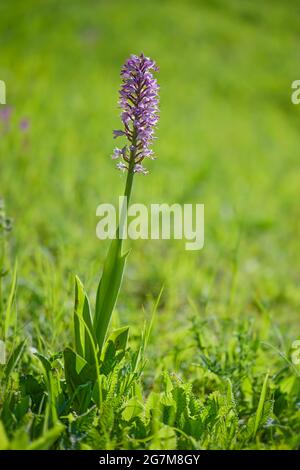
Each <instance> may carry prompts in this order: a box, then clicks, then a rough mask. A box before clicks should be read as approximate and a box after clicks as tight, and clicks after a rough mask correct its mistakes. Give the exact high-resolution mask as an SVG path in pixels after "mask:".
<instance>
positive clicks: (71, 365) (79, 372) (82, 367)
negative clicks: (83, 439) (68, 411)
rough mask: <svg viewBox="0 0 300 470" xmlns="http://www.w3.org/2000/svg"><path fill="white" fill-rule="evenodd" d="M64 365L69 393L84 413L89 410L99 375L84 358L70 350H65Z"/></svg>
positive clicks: (93, 366)
mask: <svg viewBox="0 0 300 470" xmlns="http://www.w3.org/2000/svg"><path fill="white" fill-rule="evenodd" d="M64 363H65V377H66V382H67V386H68V389H69V393H70V395H71V397H72V398H73V400H74V403H75V405H76V408H77V409H78V410H80V411H81V412H84V411H86V409H87V408H88V406H89V403H90V399H91V396H92V389H93V385H94V383H95V381H96V375H97V370H96V367H95V365H91V364H88V363H87V361H86V360H85V359H84V358H83V357H81V356H79V355H78V354H77V353H76V352H75V351H72V349H70V348H66V349H65V350H64Z"/></svg>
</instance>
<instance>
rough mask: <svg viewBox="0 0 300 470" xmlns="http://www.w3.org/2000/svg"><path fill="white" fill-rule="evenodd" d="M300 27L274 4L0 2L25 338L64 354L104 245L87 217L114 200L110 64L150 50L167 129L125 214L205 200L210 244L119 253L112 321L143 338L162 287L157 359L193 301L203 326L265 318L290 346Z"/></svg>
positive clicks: (162, 128) (9, 197) (118, 178)
mask: <svg viewBox="0 0 300 470" xmlns="http://www.w3.org/2000/svg"><path fill="white" fill-rule="evenodd" d="M299 13H300V5H299V2H296V1H290V2H289V3H288V4H287V3H286V2H281V1H279V0H272V1H271V0H269V1H258V0H255V1H254V0H252V1H247V0H245V1H241V0H226V1H222V0H211V1H208V0H207V1H196V0H194V1H192V0H185V1H184V0H181V1H171V0H161V1H155V0H151V1H147V2H139V1H132V0H128V1H117V0H112V1H101V0H98V1H92V0H89V1H78V0H75V1H67V0H65V1H55V0H53V1H51V0H47V1H37V0H35V1H32V0H28V1H26V2H24V1H17V0H10V1H8V0H5V1H2V2H1V5H0V18H1V24H0V41H1V58H0V64H1V68H0V79H1V80H4V81H5V82H6V86H7V105H8V106H10V107H11V110H12V112H11V118H10V121H9V123H8V124H7V123H6V124H7V125H5V123H4V122H3V119H2V121H1V122H0V131H1V137H0V162H1V166H0V194H1V196H2V197H3V198H4V199H5V202H6V208H7V213H8V215H9V216H11V217H12V218H13V219H14V229H13V233H12V256H13V257H17V259H18V265H19V297H18V298H19V300H18V313H19V316H20V318H21V319H22V322H23V323H21V325H22V328H23V325H25V329H26V331H28V332H31V331H32V330H33V329H34V330H37V332H38V333H41V335H40V337H43V338H47V341H48V342H49V344H50V345H51V346H53V347H55V346H60V347H61V346H62V345H64V344H65V343H66V341H69V339H70V321H71V312H72V302H73V278H74V274H78V275H79V276H80V277H81V278H82V279H83V281H84V283H85V285H86V287H87V289H88V290H89V292H91V293H93V292H94V291H95V288H96V284H97V280H98V278H99V275H100V272H101V266H102V263H103V260H104V257H105V253H106V250H107V247H108V244H107V242H101V241H99V240H97V238H96V235H95V229H96V223H97V218H96V214H95V212H96V207H97V205H98V204H100V203H102V202H116V201H117V198H118V196H119V195H121V194H122V192H123V187H124V180H125V176H124V175H123V174H121V173H120V172H118V171H117V170H115V168H114V162H112V161H111V159H110V155H111V153H112V150H113V147H114V145H115V142H114V141H113V138H112V129H117V128H119V126H120V124H119V110H118V106H117V100H118V88H119V83H120V78H119V72H120V67H121V65H122V64H123V62H124V61H125V60H126V58H127V57H128V56H129V55H130V54H131V53H136V54H139V53H140V52H144V53H145V54H146V55H148V56H150V57H151V58H153V59H155V60H156V61H157V63H158V65H159V66H160V72H159V74H158V81H159V83H160V86H161V119H160V123H159V129H158V133H157V135H158V140H157V141H156V143H155V152H156V154H157V156H158V159H157V160H156V161H154V162H149V163H148V165H147V166H148V168H149V169H150V174H149V175H148V176H147V177H144V176H140V175H138V176H137V177H136V178H135V183H134V192H133V201H135V202H141V203H145V204H148V203H152V202H167V203H174V202H179V203H187V202H198V203H204V204H205V246H204V249H203V250H202V251H196V252H187V251H185V249H184V242H181V241H138V242H133V243H132V242H131V243H129V245H130V246H131V248H132V251H131V255H130V257H129V260H128V265H127V271H126V276H125V282H124V286H123V289H122V292H121V296H120V299H119V302H118V308H117V311H118V312H117V314H116V315H115V319H114V321H115V322H116V323H118V322H120V323H122V324H123V323H126V322H130V323H131V324H133V325H135V326H136V327H137V329H138V328H139V327H140V325H142V323H143V322H144V320H145V318H146V317H147V315H148V304H149V301H150V300H151V299H152V298H153V297H155V296H156V295H157V294H158V292H159V290H160V288H161V286H162V284H165V291H164V296H163V302H162V305H161V308H160V321H159V324H158V325H157V330H158V332H159V335H158V336H157V341H158V344H159V347H160V348H161V351H163V350H164V349H169V348H170V347H171V346H172V345H174V343H178V338H179V336H178V335H180V334H181V331H182V332H184V329H182V328H183V326H184V325H185V324H186V322H187V319H188V318H189V315H190V314H191V310H192V307H191V303H193V304H194V305H195V306H196V308H197V309H199V312H200V313H201V315H203V317H204V316H205V315H211V316H221V317H225V318H226V317H239V316H246V317H248V316H253V315H254V316H255V318H257V319H258V320H259V318H260V314H261V311H262V309H263V310H266V311H268V312H269V314H270V317H271V318H272V319H273V320H272V321H274V322H275V323H281V324H283V325H284V328H285V329H284V331H285V332H286V337H285V339H284V340H285V341H286V342H287V343H288V344H289V341H291V340H292V339H294V338H295V335H297V334H298V333H299V330H298V331H297V329H296V326H297V325H298V323H297V318H299V302H300V290H299V281H300V271H299V262H300V254H299V228H300V226H299V221H300V206H299V181H300V167H299V113H300V106H299V107H297V106H295V105H293V104H292V103H291V98H290V96H291V83H292V81H293V80H295V79H299V78H300V77H299V52H300V49H299V34H300V31H299V20H298V19H299ZM2 107H3V106H2V105H1V108H2ZM24 119H26V120H28V123H29V127H28V129H27V130H24V129H23V130H22V129H20V122H21V120H24ZM34 320H36V321H34ZM175 331H177V332H178V335H175ZM54 332H55V333H54ZM182 334H184V333H182Z"/></svg>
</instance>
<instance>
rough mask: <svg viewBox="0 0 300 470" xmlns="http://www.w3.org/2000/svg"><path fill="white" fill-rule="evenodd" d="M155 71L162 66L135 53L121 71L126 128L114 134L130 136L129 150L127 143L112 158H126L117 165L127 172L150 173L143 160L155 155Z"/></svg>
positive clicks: (121, 105)
mask: <svg viewBox="0 0 300 470" xmlns="http://www.w3.org/2000/svg"><path fill="white" fill-rule="evenodd" d="M152 70H153V71H157V70H158V67H157V66H156V64H155V62H154V61H153V60H151V59H149V58H148V57H145V56H144V54H141V55H140V56H136V55H132V56H131V57H130V58H129V59H128V60H127V61H126V62H125V64H124V66H123V67H122V70H121V78H122V86H121V90H120V92H119V94H120V99H119V105H120V107H121V109H122V113H121V119H122V122H123V125H124V129H123V130H115V131H113V134H114V138H117V137H120V136H126V138H127V140H128V141H129V146H128V149H129V152H128V151H127V146H125V147H123V148H122V149H118V148H116V149H115V150H114V153H113V156H112V158H113V159H117V158H122V161H121V162H119V163H118V164H117V167H118V168H119V169H120V170H123V171H124V170H128V171H129V172H132V173H143V174H146V173H147V170H146V169H145V168H144V167H143V165H142V161H143V160H144V159H145V158H150V159H153V158H154V157H153V151H152V150H151V149H150V145H151V143H152V141H153V139H154V138H155V137H154V129H155V126H156V124H157V122H158V102H159V99H158V91H159V85H158V84H157V81H156V79H155V78H154V77H153V74H152Z"/></svg>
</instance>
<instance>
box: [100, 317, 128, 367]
mask: <svg viewBox="0 0 300 470" xmlns="http://www.w3.org/2000/svg"><path fill="white" fill-rule="evenodd" d="M128 332H129V327H128V326H125V327H123V328H118V329H117V330H115V331H113V332H112V333H111V334H110V336H109V337H108V339H107V340H106V343H105V348H104V352H103V359H102V365H101V373H102V374H104V375H108V374H109V373H110V372H111V371H112V370H113V368H114V367H115V365H116V364H117V363H119V362H120V361H121V360H122V358H123V357H124V354H125V350H126V346H127V340H128Z"/></svg>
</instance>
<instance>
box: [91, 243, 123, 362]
mask: <svg viewBox="0 0 300 470" xmlns="http://www.w3.org/2000/svg"><path fill="white" fill-rule="evenodd" d="M121 250H122V240H120V239H118V238H116V239H115V240H112V242H111V245H110V248H109V251H108V254H107V257H106V260H105V264H104V268H103V273H102V277H101V280H100V283H99V286H98V290H97V296H96V309H95V317H94V331H95V335H96V339H97V342H98V346H99V352H100V353H101V350H102V347H103V344H104V341H105V337H106V334H107V330H108V327H109V322H110V319H111V315H112V312H113V309H114V307H115V304H116V301H117V297H118V294H119V290H120V286H121V283H122V277H123V272H124V266H125V261H126V257H127V255H128V253H126V254H124V255H122V254H121Z"/></svg>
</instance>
